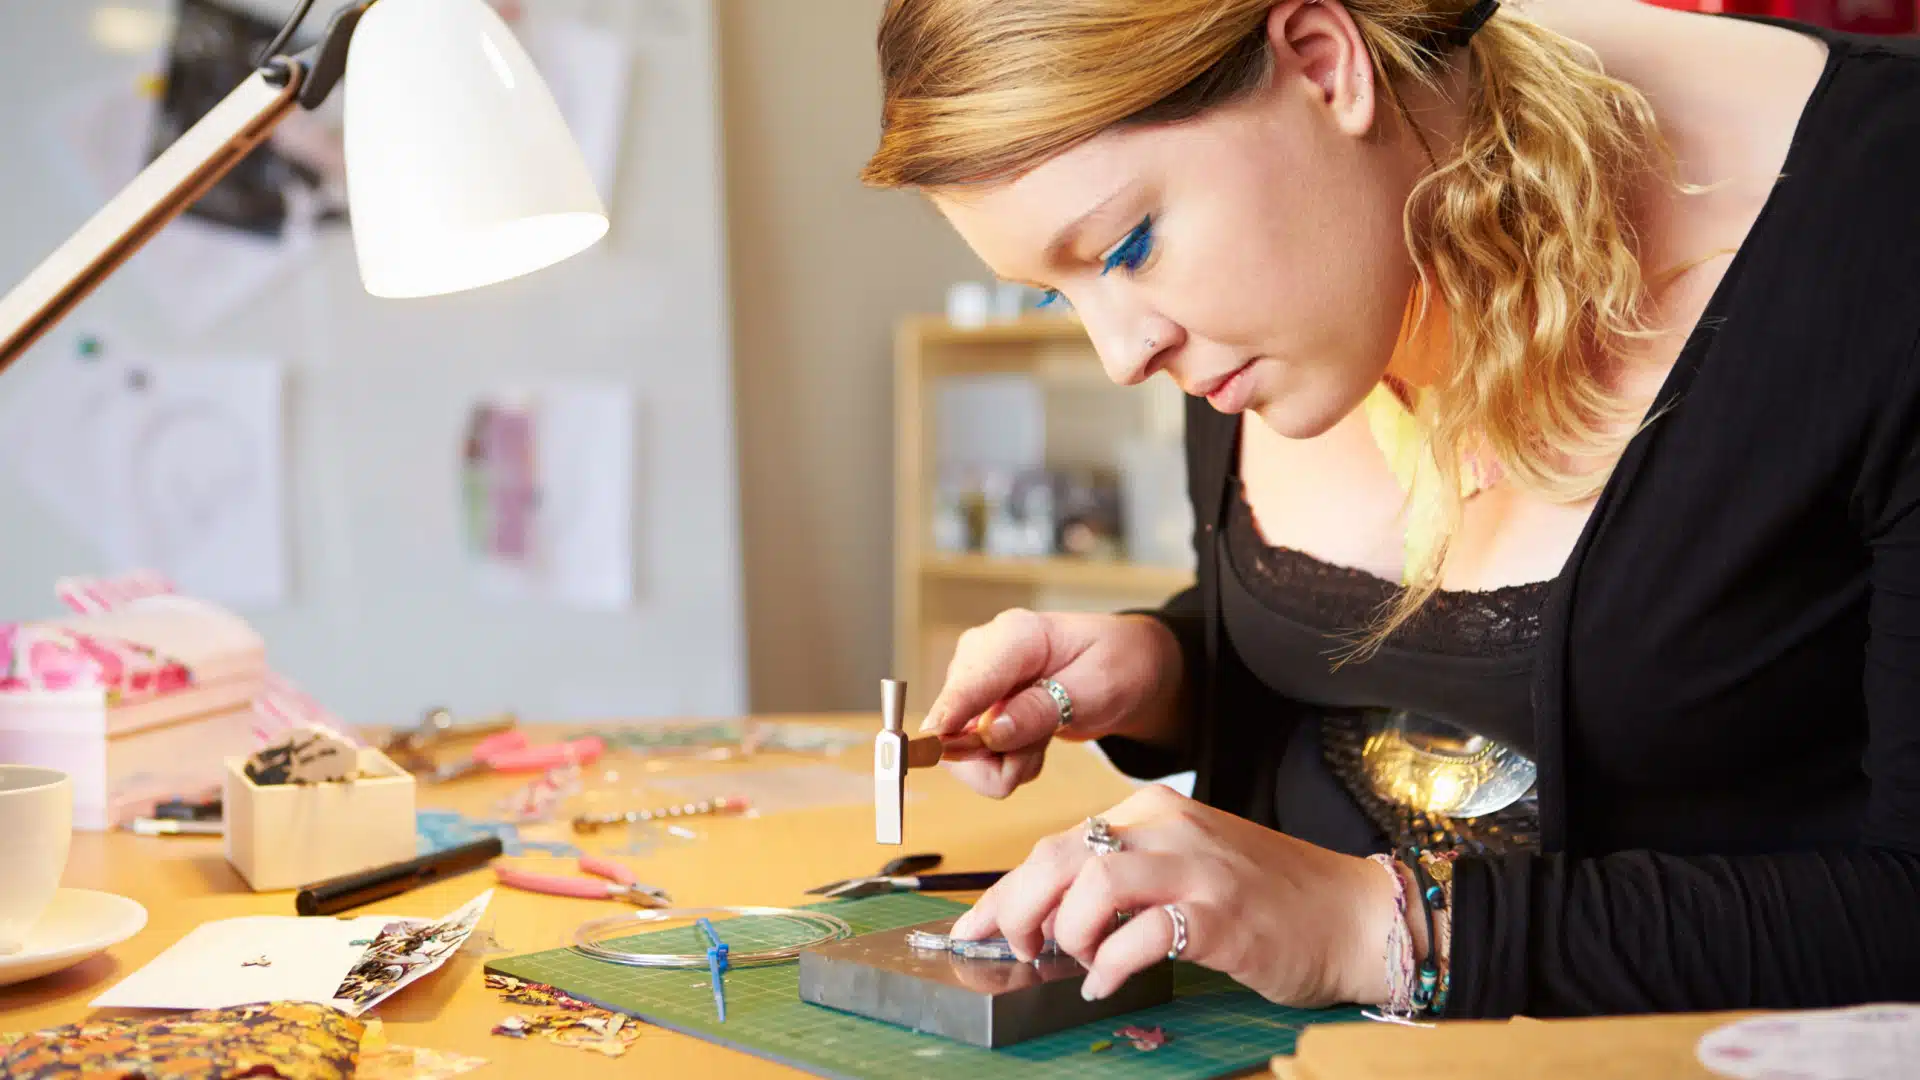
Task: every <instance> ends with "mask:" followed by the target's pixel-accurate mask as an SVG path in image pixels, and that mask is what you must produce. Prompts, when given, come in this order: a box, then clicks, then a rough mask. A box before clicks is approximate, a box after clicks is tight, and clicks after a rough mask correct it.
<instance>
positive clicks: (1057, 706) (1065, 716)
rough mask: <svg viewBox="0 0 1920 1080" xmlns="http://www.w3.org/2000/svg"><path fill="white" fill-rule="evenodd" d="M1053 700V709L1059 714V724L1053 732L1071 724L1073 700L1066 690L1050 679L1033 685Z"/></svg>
mask: <svg viewBox="0 0 1920 1080" xmlns="http://www.w3.org/2000/svg"><path fill="white" fill-rule="evenodd" d="M1035 685H1036V686H1038V687H1040V689H1042V690H1045V691H1046V692H1047V695H1048V696H1049V697H1051V698H1053V707H1054V710H1055V711H1056V712H1058V713H1059V714H1060V723H1059V724H1058V725H1056V727H1055V730H1058V729H1059V728H1063V727H1066V726H1067V725H1068V724H1071V723H1073V698H1072V697H1070V696H1069V695H1068V694H1067V688H1066V687H1064V686H1061V685H1060V684H1059V683H1058V682H1055V681H1054V680H1052V679H1041V680H1040V681H1039V682H1038V683H1036V684H1035Z"/></svg>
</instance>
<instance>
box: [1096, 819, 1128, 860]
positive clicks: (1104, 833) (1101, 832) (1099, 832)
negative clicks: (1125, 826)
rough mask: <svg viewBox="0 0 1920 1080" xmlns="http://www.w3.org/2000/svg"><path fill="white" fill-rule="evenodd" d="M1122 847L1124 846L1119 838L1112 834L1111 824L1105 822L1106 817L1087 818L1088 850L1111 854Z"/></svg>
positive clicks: (1099, 853)
mask: <svg viewBox="0 0 1920 1080" xmlns="http://www.w3.org/2000/svg"><path fill="white" fill-rule="evenodd" d="M1124 849H1125V846H1124V845H1123V844H1121V842H1120V838H1119V837H1117V836H1115V835H1114V834H1113V826H1111V825H1108V824H1107V819H1106V818H1103V817H1090V818H1088V819H1087V850H1088V851H1091V852H1093V853H1094V854H1095V855H1112V854H1113V853H1115V852H1117V851H1122V850H1124Z"/></svg>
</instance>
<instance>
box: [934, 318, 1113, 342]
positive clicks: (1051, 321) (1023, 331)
mask: <svg viewBox="0 0 1920 1080" xmlns="http://www.w3.org/2000/svg"><path fill="white" fill-rule="evenodd" d="M906 330H907V333H908V334H910V335H911V336H912V337H913V338H914V339H915V340H916V341H918V342H919V344H920V345H921V346H922V347H925V346H929V345H1053V344H1059V343H1063V342H1067V343H1075V344H1081V345H1085V344H1088V342H1087V328H1086V325H1085V324H1083V323H1082V322H1081V321H1080V320H1079V319H1076V318H1073V317H1072V316H1068V315H1027V316H1023V317H1022V318H1019V319H1013V320H1009V321H1005V322H989V323H986V324H984V325H982V326H955V325H954V324H952V323H950V322H948V321H947V319H946V316H944V315H921V316H916V317H914V318H911V319H909V320H907V322H906Z"/></svg>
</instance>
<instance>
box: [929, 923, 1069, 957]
mask: <svg viewBox="0 0 1920 1080" xmlns="http://www.w3.org/2000/svg"><path fill="white" fill-rule="evenodd" d="M907 948H909V949H921V950H925V951H931V952H949V953H952V954H953V955H955V956H958V957H962V958H965V959H968V960H1018V959H1019V957H1017V956H1015V955H1014V954H1013V946H1011V945H1009V944H1007V939H1006V938H982V939H980V940H978V941H968V940H966V939H964V938H956V937H949V936H948V935H946V934H936V933H933V932H931V931H928V930H912V931H909V932H908V933H907ZM1059 955H1060V946H1059V944H1058V943H1057V942H1053V941H1047V942H1043V943H1042V944H1041V946H1040V952H1039V953H1038V954H1037V955H1036V956H1035V957H1034V960H1035V961H1036V962H1037V961H1038V960H1039V959H1040V957H1042V956H1059Z"/></svg>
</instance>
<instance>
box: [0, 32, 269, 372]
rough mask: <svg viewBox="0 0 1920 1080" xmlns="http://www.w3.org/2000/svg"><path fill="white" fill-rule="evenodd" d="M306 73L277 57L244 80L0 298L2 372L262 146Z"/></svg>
mask: <svg viewBox="0 0 1920 1080" xmlns="http://www.w3.org/2000/svg"><path fill="white" fill-rule="evenodd" d="M305 71H306V69H305V67H304V66H303V65H302V64H301V63H300V62H299V61H296V60H286V59H275V60H274V61H272V62H270V63H269V64H268V65H267V66H266V67H263V68H261V69H259V70H257V71H255V72H254V73H253V74H252V75H250V76H248V77H247V80H246V81H245V82H243V83H241V84H240V86H239V87H238V88H237V89H235V90H234V91H233V93H231V94H228V95H227V96H226V98H225V99H223V100H222V101H221V102H220V104H218V105H215V106H214V107H213V109H212V111H210V112H208V113H207V115H205V116H203V117H201V118H200V121H199V122H198V123H196V124H194V125H193V126H192V127H191V128H188V129H187V131H186V133H185V134H183V135H181V136H180V138H179V139H178V140H177V141H175V142H174V144H173V145H172V146H169V147H167V148H166V150H165V151H163V152H162V153H161V154H160V156H159V157H157V158H155V159H154V160H153V162H152V163H151V164H149V165H148V166H147V167H146V168H145V169H143V170H141V172H140V175H139V176H136V177H134V179H133V181H132V182H131V183H129V184H128V185H127V186H126V187H125V188H122V189H121V191H120V193H119V194H118V195H116V196H114V198H113V200H112V201H111V202H109V203H107V205H106V206H104V207H102V208H101V209H100V211H99V212H98V213H96V214H94V216H93V217H92V218H91V219H89V220H88V221H87V223H86V224H85V225H83V226H81V227H80V229H79V231H77V232H75V233H74V234H73V235H72V236H71V237H69V238H68V239H67V241H66V243H64V244H62V245H60V247H59V248H57V249H55V251H54V252H53V254H51V255H49V256H47V257H46V259H45V260H44V261H42V262H41V263H40V265H39V266H38V267H36V268H35V269H34V271H33V272H32V273H31V274H28V275H27V277H26V280H24V281H22V282H21V283H20V284H19V285H16V286H14V288H13V291H11V292H9V293H7V295H6V296H5V297H3V298H0V371H4V370H6V368H7V367H8V366H10V365H11V364H12V363H13V362H14V361H15V360H17V359H19V357H20V354H21V353H24V352H25V351H26V350H27V349H28V348H29V347H30V346H32V345H33V343H34V342H35V341H38V340H39V339H40V337H41V335H43V334H45V333H46V332H47V331H48V330H49V329H51V328H52V327H53V326H54V324H56V323H58V322H59V321H60V320H61V319H62V318H64V317H65V316H66V314H67V313H68V312H69V311H71V310H73V308H74V306H75V305H77V304H79V303H80V301H81V300H84V299H85V298H86V297H87V296H88V294H90V293H92V292H93V290H94V289H95V288H96V287H97V286H98V285H99V284H100V282H101V281H103V280H105V279H106V277H107V275H109V274H111V273H113V272H114V271H115V270H117V269H119V268H120V265H121V264H122V263H124V262H126V261H127V259H128V258H129V257H131V256H132V255H133V253H134V252H136V251H138V250H140V248H141V246H142V245H144V244H145V243H146V242H147V240H148V239H149V238H151V237H152V236H153V235H154V234H155V233H157V232H159V231H160V230H161V229H162V228H164V227H165V226H166V224H167V223H168V222H170V221H172V220H173V219H174V218H176V217H178V216H179V215H180V213H181V212H182V211H184V210H185V209H186V208H187V207H189V206H192V205H193V204H194V203H195V202H196V201H198V200H199V198H200V197H201V196H202V195H205V194H206V193H207V191H208V190H209V189H211V188H212V187H213V185H215V184H217V183H219V182H220V178H221V177H223V176H225V175H226V174H227V172H228V171H229V170H231V169H232V168H233V167H234V166H235V165H237V164H239V163H240V161H241V160H242V159H244V158H245V157H246V156H247V155H248V154H249V153H251V152H252V151H253V149H254V148H255V147H256V146H259V145H260V144H261V143H262V142H264V141H265V140H266V138H267V136H269V135H271V134H272V133H273V129H274V128H275V127H276V126H278V125H279V123H280V121H281V120H283V119H285V118H286V115H287V114H288V113H289V112H291V111H292V110H293V108H294V106H295V105H296V104H297V103H298V101H299V97H300V88H301V85H302V84H303V83H304V82H305ZM276 82H278V83H279V85H277V86H276V85H274V84H275V83H276Z"/></svg>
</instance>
